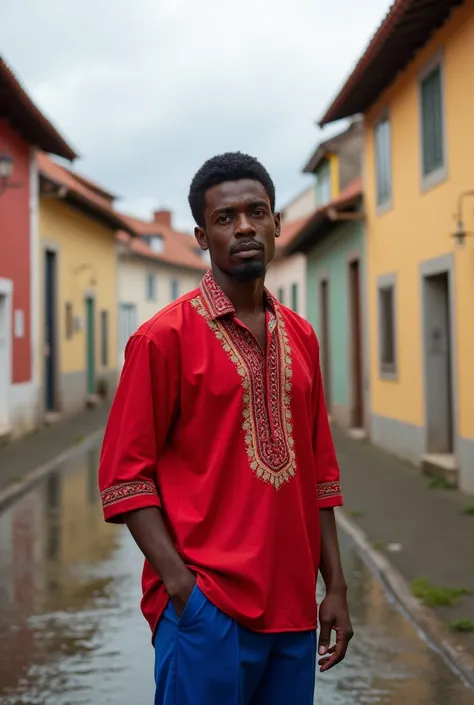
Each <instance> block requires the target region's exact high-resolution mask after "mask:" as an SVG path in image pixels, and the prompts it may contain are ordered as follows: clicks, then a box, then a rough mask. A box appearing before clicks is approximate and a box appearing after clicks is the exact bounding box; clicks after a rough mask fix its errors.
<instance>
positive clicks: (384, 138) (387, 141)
mask: <svg viewBox="0 0 474 705" xmlns="http://www.w3.org/2000/svg"><path fill="white" fill-rule="evenodd" d="M391 149H392V148H391V136H390V118H389V117H388V116H385V117H384V118H383V119H382V120H380V121H379V122H378V123H377V124H376V126H375V179H376V189H377V206H379V207H384V206H389V205H390V203H391V200H392V158H391Z"/></svg>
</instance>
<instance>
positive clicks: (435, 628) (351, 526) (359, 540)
mask: <svg viewBox="0 0 474 705" xmlns="http://www.w3.org/2000/svg"><path fill="white" fill-rule="evenodd" d="M336 519H337V523H338V526H339V527H340V529H341V530H342V531H344V533H346V534H347V535H348V536H349V537H350V538H351V539H352V540H353V541H354V543H355V545H356V548H357V550H358V552H359V554H360V555H361V557H362V559H363V560H364V563H365V564H366V565H367V567H368V568H369V569H370V570H371V572H372V573H373V574H374V575H375V576H376V577H377V578H378V579H379V580H380V582H381V583H382V584H383V586H384V588H385V589H386V590H387V592H388V593H389V595H390V596H391V597H392V598H393V599H394V600H395V602H396V603H397V605H398V607H399V608H400V609H401V611H402V612H403V614H404V616H405V617H408V619H410V620H411V621H412V622H413V623H414V624H415V626H416V627H417V629H418V630H419V631H420V632H421V634H422V635H423V637H424V638H425V639H426V641H427V642H428V644H429V645H430V647H431V648H433V649H434V650H435V651H437V652H438V653H439V654H440V655H441V656H442V657H443V659H444V660H445V661H446V662H447V663H448V665H449V666H450V668H451V670H452V671H454V673H456V675H457V676H459V677H460V678H461V680H462V681H464V683H465V685H467V686H468V687H470V688H472V689H473V690H474V656H472V655H471V654H470V653H468V652H467V651H466V650H465V649H464V648H463V647H462V646H461V645H460V644H458V643H457V642H456V640H455V639H454V638H453V635H452V634H451V632H450V631H449V629H448V628H447V627H446V625H445V624H444V622H443V621H442V620H441V619H440V618H439V617H438V616H437V615H436V614H435V612H434V611H433V610H431V609H429V608H428V607H425V606H424V605H423V604H422V603H421V602H420V601H419V600H417V599H416V598H415V597H414V596H413V594H412V592H411V590H410V586H409V584H408V582H407V581H406V580H405V578H404V577H403V575H402V574H401V573H400V572H399V571H398V570H397V569H396V568H395V567H394V566H393V565H392V564H391V563H390V561H388V560H387V558H385V556H384V555H383V554H382V553H380V552H379V551H376V550H375V549H374V548H373V547H372V546H371V544H370V541H369V540H368V538H367V536H366V534H365V533H364V531H362V529H360V527H358V526H357V525H356V524H355V523H354V522H353V521H352V520H351V519H349V517H348V516H347V514H345V512H344V510H342V509H337V510H336Z"/></svg>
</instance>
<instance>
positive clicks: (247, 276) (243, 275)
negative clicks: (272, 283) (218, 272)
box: [230, 262, 267, 282]
mask: <svg viewBox="0 0 474 705" xmlns="http://www.w3.org/2000/svg"><path fill="white" fill-rule="evenodd" d="M266 272H267V266H266V264H265V263H264V262H243V263H242V264H239V266H238V267H234V268H233V269H232V271H231V272H230V273H231V275H232V277H233V278H234V279H236V280H237V281H239V282H251V281H255V279H262V278H263V277H264V276H265V274H266Z"/></svg>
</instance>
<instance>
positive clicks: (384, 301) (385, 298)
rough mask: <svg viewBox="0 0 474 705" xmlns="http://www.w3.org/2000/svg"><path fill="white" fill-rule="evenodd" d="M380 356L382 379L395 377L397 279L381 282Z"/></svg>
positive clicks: (379, 293) (386, 278) (389, 278)
mask: <svg viewBox="0 0 474 705" xmlns="http://www.w3.org/2000/svg"><path fill="white" fill-rule="evenodd" d="M378 298H379V356H380V374H381V376H382V377H393V376H394V375H395V374H396V372H397V369H396V367H397V356H396V316H395V278H394V277H393V276H390V277H382V278H381V279H380V280H379V291H378Z"/></svg>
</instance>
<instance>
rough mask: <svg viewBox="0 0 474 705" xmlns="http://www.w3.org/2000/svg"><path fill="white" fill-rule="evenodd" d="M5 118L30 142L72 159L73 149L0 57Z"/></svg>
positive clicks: (0, 104) (1, 104) (0, 111)
mask: <svg viewBox="0 0 474 705" xmlns="http://www.w3.org/2000/svg"><path fill="white" fill-rule="evenodd" d="M1 118H3V119H5V120H7V121H8V122H9V123H10V124H11V125H12V127H13V128H14V129H15V130H17V131H18V132H19V133H20V134H21V135H22V136H23V137H24V138H25V139H26V140H27V141H28V142H29V143H30V144H32V145H33V146H35V147H38V148H39V149H42V150H43V151H44V152H49V153H50V154H56V155H57V156H58V157H64V158H65V159H68V160H69V161H72V160H73V159H75V158H76V157H77V154H76V152H75V151H74V150H73V149H72V147H70V146H69V144H68V143H67V142H66V140H65V139H64V138H63V137H61V135H60V134H59V132H58V131H57V130H56V128H55V127H53V125H52V124H51V123H50V122H49V120H48V119H47V118H46V117H45V116H44V115H43V113H42V112H41V111H40V110H39V109H38V108H37V107H36V105H35V104H34V103H33V101H32V100H31V98H30V97H29V95H28V94H27V93H26V91H25V89H24V88H23V87H22V86H21V85H20V83H19V82H18V80H17V78H16V77H15V76H14V74H13V72H12V70H11V69H10V68H9V67H8V66H7V64H6V63H5V61H4V60H3V59H2V58H1V57H0V119H1Z"/></svg>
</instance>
